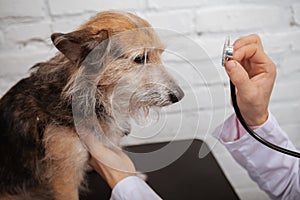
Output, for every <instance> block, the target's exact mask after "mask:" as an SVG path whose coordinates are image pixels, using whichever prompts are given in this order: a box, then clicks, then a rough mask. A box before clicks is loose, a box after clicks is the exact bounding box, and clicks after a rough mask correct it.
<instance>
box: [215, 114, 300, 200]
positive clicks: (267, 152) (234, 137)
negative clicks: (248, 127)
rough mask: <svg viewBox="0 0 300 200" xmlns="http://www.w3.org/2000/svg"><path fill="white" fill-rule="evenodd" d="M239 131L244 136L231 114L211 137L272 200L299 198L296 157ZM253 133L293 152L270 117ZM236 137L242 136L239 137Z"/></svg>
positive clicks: (286, 138)
mask: <svg viewBox="0 0 300 200" xmlns="http://www.w3.org/2000/svg"><path fill="white" fill-rule="evenodd" d="M243 132H244V133H245V130H244V128H243V127H242V126H241V124H240V123H239V122H238V120H237V118H236V115H235V114H233V115H232V116H230V117H229V118H228V119H227V120H226V121H225V122H224V124H222V125H220V126H219V127H218V128H217V129H216V130H215V131H214V133H213V135H214V136H215V137H217V138H218V139H219V140H220V141H221V143H223V144H224V145H225V147H226V148H227V149H228V151H229V152H230V153H231V155H232V156H233V157H234V159H235V160H236V161H237V162H238V163H239V164H240V165H241V166H243V167H244V168H245V169H246V170H247V171H248V173H249V175H250V177H251V178H252V179H253V180H254V181H255V182H257V184H258V185H259V187H260V188H261V189H262V190H264V191H265V192H267V194H268V195H269V196H270V197H271V198H272V199H284V200H292V199H293V200H296V199H300V184H299V181H300V171H299V168H300V166H299V158H294V157H291V156H288V155H285V154H282V153H279V152H276V151H274V150H272V149H270V148H269V147H266V146H264V145H263V144H261V143H259V142H258V141H256V140H255V139H253V138H252V137H251V136H250V135H249V134H241V133H243ZM255 132H256V133H257V134H259V135H260V136H262V137H263V138H265V139H266V140H268V141H270V142H272V143H274V144H276V145H278V146H281V147H284V148H287V149H290V150H294V151H296V148H295V147H294V145H293V144H292V142H291V141H290V140H289V138H288V136H287V134H286V133H285V132H284V131H283V130H282V129H281V128H280V127H279V125H278V123H277V121H276V119H275V118H274V116H272V115H271V114H270V116H269V118H268V120H267V122H266V123H265V124H263V125H262V126H260V127H257V128H256V129H255ZM240 134H241V135H243V136H242V137H240V138H239V135H240Z"/></svg>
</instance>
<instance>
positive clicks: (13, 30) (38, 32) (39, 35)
mask: <svg viewBox="0 0 300 200" xmlns="http://www.w3.org/2000/svg"><path fill="white" fill-rule="evenodd" d="M51 33H52V30H51V27H50V23H48V22H40V23H32V24H21V25H14V26H10V27H8V28H7V29H6V30H5V31H4V34H5V41H7V42H11V43H20V42H28V41H30V40H36V41H47V40H49V41H50V35H51Z"/></svg>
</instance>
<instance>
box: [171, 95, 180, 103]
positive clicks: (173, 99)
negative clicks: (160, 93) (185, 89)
mask: <svg viewBox="0 0 300 200" xmlns="http://www.w3.org/2000/svg"><path fill="white" fill-rule="evenodd" d="M169 99H170V101H171V102H172V103H176V102H178V101H179V99H178V98H177V96H176V95H175V94H174V93H170V94H169Z"/></svg>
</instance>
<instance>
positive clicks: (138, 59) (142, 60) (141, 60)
mask: <svg viewBox="0 0 300 200" xmlns="http://www.w3.org/2000/svg"><path fill="white" fill-rule="evenodd" d="M133 61H134V62H135V63H137V64H144V63H145V61H147V57H146V56H145V55H140V56H137V57H135V59H134V60H133Z"/></svg>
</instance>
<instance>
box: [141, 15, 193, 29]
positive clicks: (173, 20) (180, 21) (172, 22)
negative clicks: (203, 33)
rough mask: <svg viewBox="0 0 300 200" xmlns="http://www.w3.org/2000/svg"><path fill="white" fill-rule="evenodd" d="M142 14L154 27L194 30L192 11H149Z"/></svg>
mask: <svg viewBox="0 0 300 200" xmlns="http://www.w3.org/2000/svg"><path fill="white" fill-rule="evenodd" d="M143 16H144V18H145V19H146V20H148V21H149V23H150V24H151V25H152V26H153V27H155V28H162V29H170V30H173V31H177V32H179V33H191V32H193V30H194V24H193V13H192V12H191V11H189V10H180V11H176V12H174V11H169V12H151V13H146V14H144V15H142V17H143Z"/></svg>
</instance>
